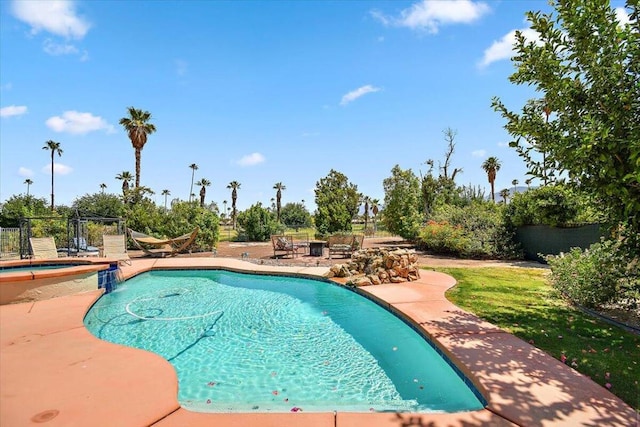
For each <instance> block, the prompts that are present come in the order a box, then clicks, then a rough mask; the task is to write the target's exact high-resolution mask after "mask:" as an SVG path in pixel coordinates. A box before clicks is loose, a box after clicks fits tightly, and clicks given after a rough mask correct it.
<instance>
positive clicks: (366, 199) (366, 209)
mask: <svg viewBox="0 0 640 427" xmlns="http://www.w3.org/2000/svg"><path fill="white" fill-rule="evenodd" d="M362 202H363V203H364V231H365V233H366V232H367V224H368V223H369V203H371V198H370V197H369V196H364V197H363V198H362Z"/></svg>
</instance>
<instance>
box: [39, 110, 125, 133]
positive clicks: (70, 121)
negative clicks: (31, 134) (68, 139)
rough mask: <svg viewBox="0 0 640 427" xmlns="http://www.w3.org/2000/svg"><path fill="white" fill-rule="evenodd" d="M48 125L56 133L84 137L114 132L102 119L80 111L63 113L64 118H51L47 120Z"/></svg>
mask: <svg viewBox="0 0 640 427" xmlns="http://www.w3.org/2000/svg"><path fill="white" fill-rule="evenodd" d="M46 124H47V127H49V129H52V130H53V131H55V132H67V133H71V134H75V135H83V134H85V133H89V132H93V131H96V130H103V129H104V130H106V131H107V133H112V132H114V129H113V126H112V125H110V124H109V123H107V122H106V121H105V120H104V119H103V118H102V117H100V116H94V115H93V114H91V113H81V112H78V111H65V112H64V113H62V117H60V116H54V117H50V118H49V119H47V121H46Z"/></svg>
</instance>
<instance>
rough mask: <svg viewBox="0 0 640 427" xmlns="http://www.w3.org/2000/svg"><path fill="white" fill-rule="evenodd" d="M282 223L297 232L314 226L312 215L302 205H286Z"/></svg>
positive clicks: (281, 219) (281, 217)
mask: <svg viewBox="0 0 640 427" xmlns="http://www.w3.org/2000/svg"><path fill="white" fill-rule="evenodd" d="M280 222H281V223H282V224H284V225H286V226H287V227H290V228H294V229H295V230H296V231H298V230H299V229H300V228H307V227H311V225H312V222H311V214H310V213H309V211H308V210H307V208H305V207H304V205H303V204H302V203H287V204H285V205H284V206H283V207H282V210H281V212H280Z"/></svg>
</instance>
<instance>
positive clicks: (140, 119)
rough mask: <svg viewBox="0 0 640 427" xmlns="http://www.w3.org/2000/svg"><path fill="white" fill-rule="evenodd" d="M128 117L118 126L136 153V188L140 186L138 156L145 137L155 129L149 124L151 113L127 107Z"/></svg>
mask: <svg viewBox="0 0 640 427" xmlns="http://www.w3.org/2000/svg"><path fill="white" fill-rule="evenodd" d="M127 111H128V112H129V116H128V117H123V118H121V119H120V124H121V125H122V126H123V127H124V129H125V130H126V131H127V134H128V135H129V139H130V140H131V145H133V149H134V150H135V153H136V188H137V187H139V186H140V154H141V153H142V148H143V147H144V144H146V143H147V136H148V135H150V134H152V133H154V132H155V131H156V127H155V126H154V125H153V124H152V123H149V121H150V120H151V113H150V112H148V111H143V110H138V109H137V108H134V107H128V108H127Z"/></svg>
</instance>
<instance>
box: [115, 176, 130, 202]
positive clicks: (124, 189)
mask: <svg viewBox="0 0 640 427" xmlns="http://www.w3.org/2000/svg"><path fill="white" fill-rule="evenodd" d="M116 179H119V180H120V181H122V197H126V196H127V191H129V181H131V180H132V179H133V176H132V175H131V172H129V171H122V172H120V173H119V174H118V175H116Z"/></svg>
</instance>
